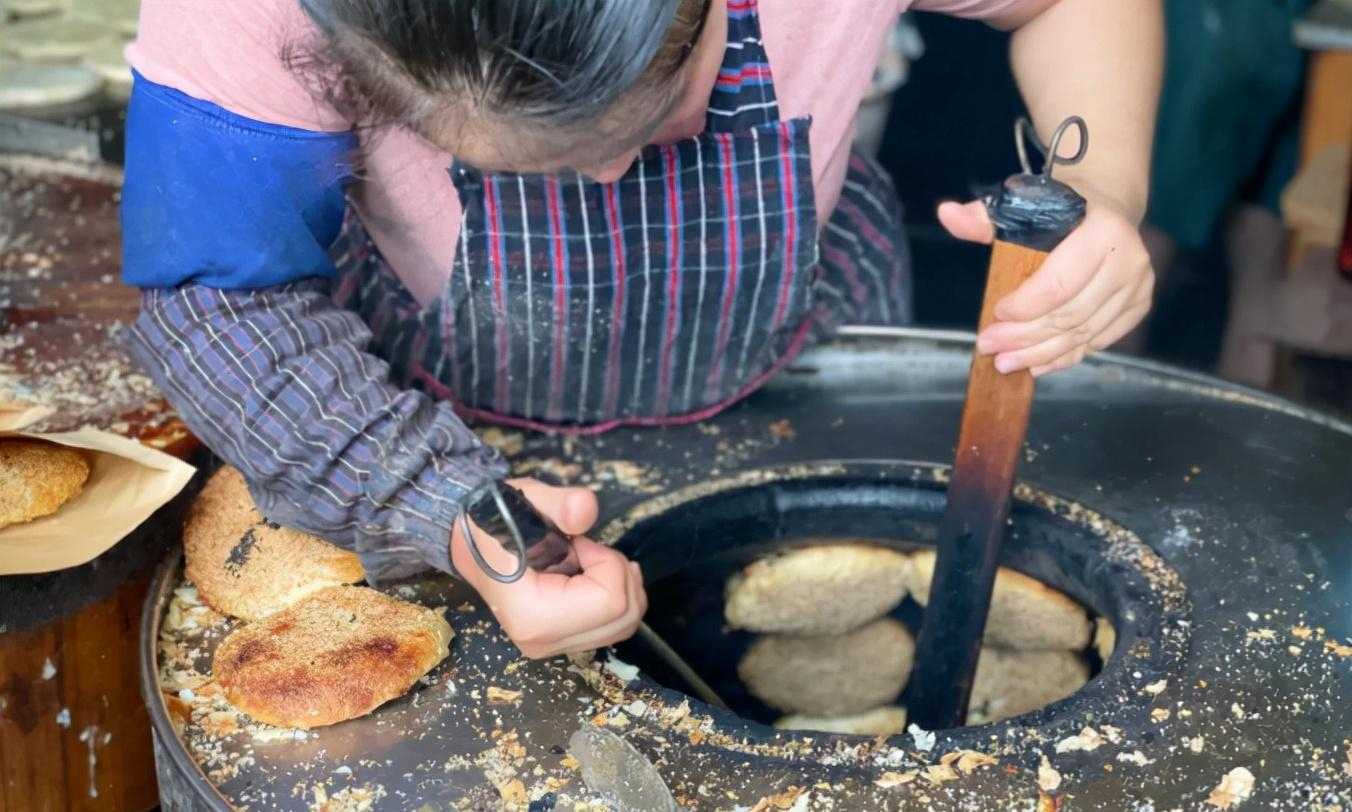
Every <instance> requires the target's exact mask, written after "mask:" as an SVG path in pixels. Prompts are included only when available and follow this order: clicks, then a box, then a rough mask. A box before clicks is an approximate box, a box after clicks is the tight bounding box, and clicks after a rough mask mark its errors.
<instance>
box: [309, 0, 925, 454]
mask: <svg viewBox="0 0 1352 812" xmlns="http://www.w3.org/2000/svg"><path fill="white" fill-rule="evenodd" d="M727 8H728V23H729V28H728V44H727V48H726V51H725V57H724V61H723V65H722V67H721V69H720V71H719V75H718V79H717V82H716V84H715V87H714V90H713V92H712V95H711V98H710V101H709V107H708V113H707V116H706V129H705V131H704V132H703V133H701V134H700V135H698V136H695V137H692V138H688V139H685V140H682V141H679V142H676V143H673V144H669V145H662V146H649V147H646V148H644V149H643V151H642V152H641V153H640V155H639V157H638V159H637V160H636V161H635V163H634V165H633V166H632V167H631V168H630V169H629V171H628V172H627V173H626V174H625V175H624V176H623V177H622V178H620V179H619V180H617V181H615V182H613V183H596V182H593V181H590V180H587V179H586V178H584V177H583V176H581V175H580V174H577V173H573V174H569V175H527V174H516V173H484V172H480V171H478V170H476V169H474V168H473V167H470V166H467V165H463V164H460V163H459V162H456V163H455V164H453V165H452V167H451V168H450V173H451V180H452V181H453V182H454V184H455V186H456V189H457V191H458V192H459V195H460V200H461V204H462V215H461V221H460V232H459V234H460V237H459V240H460V241H459V245H458V249H457V252H456V257H455V260H454V263H453V267H452V269H451V274H450V278H449V279H448V281H447V284H446V287H445V289H444V290H443V292H442V294H441V296H440V297H439V298H438V299H437V300H436V301H434V302H432V303H431V304H430V305H428V306H426V307H422V306H420V305H419V304H418V303H417V302H416V301H415V300H414V299H413V297H412V295H411V294H410V293H409V292H408V291H407V290H406V289H405V288H404V287H403V285H402V284H400V283H399V281H398V280H397V278H396V277H395V276H394V274H393V272H392V271H391V270H390V268H389V267H388V266H387V265H386V264H385V262H384V260H383V259H382V258H381V256H380V255H379V252H378V251H377V250H376V249H375V247H374V245H373V244H372V243H371V241H370V240H369V239H368V238H367V237H366V235H365V233H364V231H362V230H361V227H360V223H359V222H358V220H357V218H356V217H353V216H349V217H348V223H347V225H346V226H345V228H344V230H343V235H342V236H341V237H340V238H339V241H338V244H336V245H335V246H334V249H333V251H334V254H335V256H342V257H344V261H343V266H342V267H341V268H340V269H339V272H340V275H339V282H338V285H337V287H336V290H335V299H336V300H337V301H338V303H339V304H340V305H342V306H344V307H348V308H350V309H353V310H356V311H358V312H359V313H360V314H361V315H362V316H363V318H364V319H365V321H366V322H367V324H369V325H370V326H371V329H372V333H373V343H374V347H373V349H374V350H375V352H376V353H377V354H379V355H381V356H382V357H383V358H385V359H386V360H387V361H389V362H390V365H391V369H392V374H393V376H394V379H395V380H396V381H398V382H401V383H403V384H405V385H409V386H415V387H419V388H422V389H424V390H426V391H429V392H430V393H432V394H434V395H435V396H437V397H441V398H446V399H449V400H451V401H452V402H453V403H455V404H456V406H457V408H458V409H459V410H460V412H461V413H462V414H463V415H465V416H466V417H471V418H479V419H486V420H490V421H494V422H500V423H506V424H510V425H516V426H521V427H527V428H537V429H545V430H553V431H572V432H597V431H602V430H605V429H607V428H612V427H614V426H618V425H625V424H629V425H635V424H639V425H662V424H671V423H681V422H689V421H692V420H698V419H702V418H704V417H707V416H710V415H712V414H714V413H716V412H718V411H719V410H721V409H723V408H726V407H727V406H728V405H730V404H732V403H735V402H736V401H737V400H739V399H741V398H743V397H745V396H746V395H747V394H749V393H751V392H752V391H754V390H755V389H756V388H757V387H758V386H760V385H761V384H762V383H763V382H764V381H765V380H767V379H768V378H769V377H770V376H772V375H773V374H774V373H775V372H777V371H778V370H779V369H781V368H782V367H783V366H784V365H786V364H787V363H788V362H789V361H790V360H792V358H793V357H794V356H795V355H796V354H797V352H798V351H799V350H800V349H801V348H802V347H803V346H804V345H805V344H806V343H807V342H808V341H809V340H811V339H812V338H813V337H814V336H819V335H821V334H822V333H823V332H824V331H826V330H829V328H831V327H833V326H834V325H836V324H839V323H842V322H844V321H849V322H854V323H859V322H873V323H885V324H901V323H906V322H907V321H909V318H910V301H911V295H910V278H909V258H908V256H907V254H906V248H905V243H904V241H903V239H902V235H901V227H900V222H901V221H900V210H899V204H898V202H897V198H896V195H895V192H894V191H893V190H892V188H891V187H890V185H889V184H888V182H887V181H886V176H885V174H884V173H883V172H882V171H881V170H880V169H879V168H878V167H877V165H876V164H874V163H873V162H872V161H871V160H869V159H866V158H864V157H862V156H860V155H858V154H856V155H853V156H851V160H850V164H849V169H848V172H847V175H846V179H845V188H844V190H843V191H842V195H841V199H840V203H839V204H838V206H837V209H836V211H835V213H834V215H833V216H832V218H831V220H830V221H829V222H828V223H826V225H825V228H824V229H820V233H819V227H818V226H819V224H818V222H817V215H816V209H815V204H814V200H813V189H812V167H811V161H810V156H809V151H808V128H809V126H810V123H811V122H810V119H808V118H806V117H804V118H795V119H788V120H783V119H781V118H780V116H779V109H778V105H777V103H776V99H775V88H774V81H773V77H772V74H771V70H770V64H769V62H768V61H767V59H766V54H765V50H764V48H763V47H762V44H761V36H760V24H759V18H758V15H757V8H756V0H729V2H728V4H727Z"/></svg>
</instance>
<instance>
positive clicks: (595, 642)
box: [552, 571, 648, 654]
mask: <svg viewBox="0 0 1352 812" xmlns="http://www.w3.org/2000/svg"><path fill="white" fill-rule="evenodd" d="M631 575H632V577H631V578H630V579H629V581H628V582H627V583H626V594H627V597H628V599H629V606H628V608H627V609H626V610H625V612H624V614H622V615H621V616H620V617H618V618H616V619H615V620H613V621H612V622H610V623H607V624H605V625H603V626H599V627H597V628H595V629H588V630H586V631H583V632H579V633H577V634H574V635H570V636H568V637H565V638H563V639H562V640H559V641H558V642H556V643H555V644H554V645H553V646H552V648H553V649H555V650H556V651H557V653H560V654H562V653H571V652H577V651H586V650H588V649H595V648H600V647H602V646H609V645H612V644H614V643H618V642H619V641H621V640H627V639H629V638H630V637H632V636H633V634H634V632H635V630H637V629H638V624H639V621H640V620H642V619H643V614H644V612H645V611H646V609H647V605H648V604H647V598H646V597H645V596H644V594H643V583H642V580H641V577H640V576H638V575H637V574H635V573H632V571H631Z"/></svg>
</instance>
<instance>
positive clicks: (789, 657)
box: [737, 618, 915, 716]
mask: <svg viewBox="0 0 1352 812" xmlns="http://www.w3.org/2000/svg"><path fill="white" fill-rule="evenodd" d="M914 657H915V641H914V640H913V639H912V638H911V633H910V632H909V631H907V630H906V627H905V626H903V625H901V624H900V623H898V622H897V621H895V620H893V619H892V618H880V619H878V620H875V621H873V622H872V623H869V624H868V625H866V626H862V627H860V628H858V629H855V630H854V631H852V632H847V633H845V634H832V635H821V636H806V635H789V634H774V635H766V636H764V637H761V638H759V639H758V640H756V642H754V643H752V644H751V647H750V648H749V649H747V652H746V654H745V655H744V656H743V657H742V660H741V662H740V663H739V664H738V666H737V674H738V676H740V677H741V678H742V682H744V683H746V686H747V689H748V690H750V691H751V693H752V694H753V695H755V696H756V697H758V698H759V699H760V700H761V701H763V702H765V704H767V705H769V706H771V707H773V708H778V709H779V710H782V711H787V712H790V713H802V714H810V715H812V716H847V715H851V714H856V713H863V712H864V711H866V710H869V709H870V708H876V707H878V706H879V705H885V704H888V703H889V702H891V701H892V700H893V699H895V698H896V696H897V694H899V693H901V688H902V685H903V684H904V683H905V682H906V675H907V674H909V673H910V671H911V662H912V660H913V659H914Z"/></svg>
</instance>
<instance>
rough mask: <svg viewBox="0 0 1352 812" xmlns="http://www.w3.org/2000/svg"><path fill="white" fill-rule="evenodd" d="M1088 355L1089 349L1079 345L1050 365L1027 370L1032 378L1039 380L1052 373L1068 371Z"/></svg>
mask: <svg viewBox="0 0 1352 812" xmlns="http://www.w3.org/2000/svg"><path fill="white" fill-rule="evenodd" d="M1088 353H1089V348H1088V347H1086V346H1084V345H1080V346H1078V347H1076V348H1075V349H1073V350H1071V351H1070V352H1067V353H1066V354H1064V355H1062V356H1061V357H1060V358H1057V359H1056V360H1054V361H1052V362H1051V363H1050V364H1043V365H1041V366H1036V367H1033V368H1032V369H1031V370H1029V371H1030V372H1031V373H1032V375H1033V377H1034V378H1040V377H1042V376H1043V375H1050V374H1051V373H1053V372H1060V371H1061V370H1063V369H1070V368H1071V367H1073V366H1075V365H1076V364H1078V363H1080V362H1081V361H1083V360H1084V357H1085V355H1087V354H1088Z"/></svg>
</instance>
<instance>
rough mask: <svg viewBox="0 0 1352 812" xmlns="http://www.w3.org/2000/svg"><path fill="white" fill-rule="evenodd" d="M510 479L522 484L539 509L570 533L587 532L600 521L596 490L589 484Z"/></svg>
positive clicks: (512, 481)
mask: <svg viewBox="0 0 1352 812" xmlns="http://www.w3.org/2000/svg"><path fill="white" fill-rule="evenodd" d="M507 482H508V484H509V485H512V486H513V487H516V488H520V489H521V492H522V493H524V494H525V495H526V498H527V499H529V500H530V503H531V504H532V505H534V506H535V508H536V510H539V511H540V512H541V513H543V514H545V515H546V516H548V517H549V518H550V520H552V521H553V522H554V524H556V525H558V526H559V529H560V530H562V531H563V532H565V533H567V534H569V535H570V536H571V535H577V534H578V533H585V532H587V531H588V530H590V529H591V526H592V525H593V524H595V523H596V515H597V504H596V494H594V493H592V492H591V490H590V489H588V488H557V487H555V486H553V485H546V484H545V483H543V482H541V481H539V480H538V479H511V480H508V481H507Z"/></svg>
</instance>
